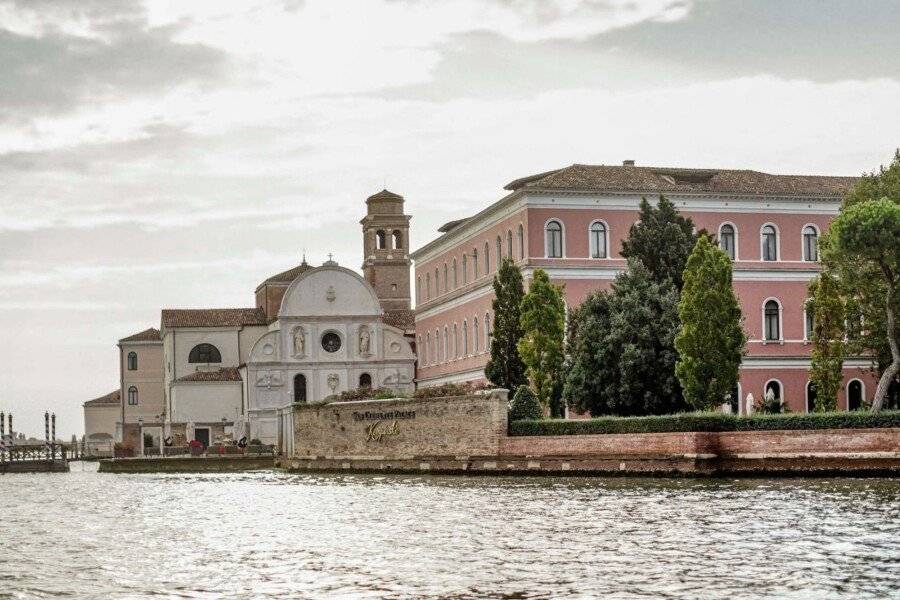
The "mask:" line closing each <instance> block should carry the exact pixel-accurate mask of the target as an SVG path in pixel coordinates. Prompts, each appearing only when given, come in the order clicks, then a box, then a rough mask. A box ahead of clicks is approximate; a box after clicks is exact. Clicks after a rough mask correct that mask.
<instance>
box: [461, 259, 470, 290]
mask: <svg viewBox="0 0 900 600" xmlns="http://www.w3.org/2000/svg"><path fill="white" fill-rule="evenodd" d="M462 280H463V285H466V284H467V283H469V255H468V254H463V260H462Z"/></svg>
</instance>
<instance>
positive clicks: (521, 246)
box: [510, 223, 525, 260]
mask: <svg viewBox="0 0 900 600" xmlns="http://www.w3.org/2000/svg"><path fill="white" fill-rule="evenodd" d="M518 236H519V260H522V259H524V258H525V228H524V227H522V225H521V223H520V224H519V232H518ZM510 255H512V247H510Z"/></svg>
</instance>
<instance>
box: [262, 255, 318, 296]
mask: <svg viewBox="0 0 900 600" xmlns="http://www.w3.org/2000/svg"><path fill="white" fill-rule="evenodd" d="M313 268H315V267H313V266H311V265H309V264H308V263H307V262H306V259H303V262H302V263H300V264H299V265H297V266H296V267H294V268H293V269H288V270H287V271H282V272H281V273H278V274H276V275H272V276H271V277H269V278H268V279H266V280H265V281H263V282H262V283H261V284H259V285H258V286H256V289H257V290H258V289H259V288H261V287H262V286H264V285H266V284H267V283H285V284H287V283H290V282H292V281H293V280H295V279H297V278H298V277H300V276H301V275H303V274H304V273H306V272H307V271H309V270H310V269H313Z"/></svg>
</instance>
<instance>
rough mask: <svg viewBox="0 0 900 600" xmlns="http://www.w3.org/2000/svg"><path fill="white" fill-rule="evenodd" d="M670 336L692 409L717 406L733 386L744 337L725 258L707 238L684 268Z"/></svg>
mask: <svg viewBox="0 0 900 600" xmlns="http://www.w3.org/2000/svg"><path fill="white" fill-rule="evenodd" d="M678 316H679V319H680V320H681V328H680V329H679V331H678V335H677V336H676V337H675V348H676V349H677V350H678V362H677V363H676V365H675V374H676V376H677V377H678V381H679V382H680V383H681V387H682V389H683V390H684V397H685V400H686V401H687V402H688V403H689V404H690V405H691V406H693V407H694V408H696V409H698V410H709V409H712V408H715V407H717V406H719V405H721V404H722V403H723V402H724V401H725V397H726V395H727V394H729V393H731V391H732V390H733V389H735V388H736V387H737V382H738V376H739V368H740V365H741V358H742V357H743V354H744V346H745V344H746V342H747V336H746V334H745V333H744V329H743V327H741V307H740V304H738V300H737V297H735V295H734V289H733V287H732V285H731V259H729V258H728V255H726V254H725V253H724V252H723V251H722V250H720V249H719V248H718V247H717V246H716V245H715V244H714V243H713V241H712V240H711V239H710V238H709V236H706V235H701V236H700V237H699V238H698V239H697V243H696V245H695V246H694V250H693V252H691V255H690V258H688V261H687V266H686V267H685V270H684V288H683V289H682V290H681V300H680V301H679V303H678Z"/></svg>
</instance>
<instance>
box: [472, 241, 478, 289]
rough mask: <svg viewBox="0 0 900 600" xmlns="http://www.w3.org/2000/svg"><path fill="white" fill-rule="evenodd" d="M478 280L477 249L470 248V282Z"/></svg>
mask: <svg viewBox="0 0 900 600" xmlns="http://www.w3.org/2000/svg"><path fill="white" fill-rule="evenodd" d="M476 279H478V248H472V281H475V280H476Z"/></svg>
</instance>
